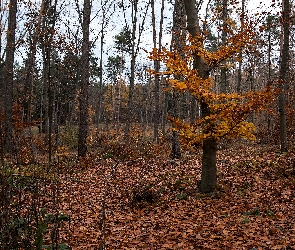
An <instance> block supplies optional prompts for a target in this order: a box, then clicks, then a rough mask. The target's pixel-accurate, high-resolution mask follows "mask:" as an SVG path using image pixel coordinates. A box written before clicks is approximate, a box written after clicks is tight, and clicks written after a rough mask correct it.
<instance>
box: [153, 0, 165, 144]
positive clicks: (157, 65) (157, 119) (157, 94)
mask: <svg viewBox="0 0 295 250" xmlns="http://www.w3.org/2000/svg"><path fill="white" fill-rule="evenodd" d="M151 5H152V26H153V43H154V48H157V29H156V17H155V1H154V0H151ZM164 7H165V1H164V0H162V6H161V17H160V28H159V37H158V50H161V48H162V34H163V19H164ZM154 69H155V71H156V72H159V71H160V62H159V61H157V60H154ZM154 92H155V112H154V140H155V142H156V143H158V136H159V123H160V77H159V75H155V90H154Z"/></svg>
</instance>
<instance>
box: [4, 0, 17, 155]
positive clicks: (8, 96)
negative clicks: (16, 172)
mask: <svg viewBox="0 0 295 250" xmlns="http://www.w3.org/2000/svg"><path fill="white" fill-rule="evenodd" d="M16 13H17V0H10V3H9V14H8V29H7V32H6V34H7V38H6V39H7V42H6V59H5V66H4V67H5V68H4V79H5V81H6V84H5V99H4V100H5V103H4V105H5V106H4V107H5V138H4V145H5V151H7V152H9V153H12V149H13V143H12V140H13V138H12V130H13V121H12V107H13V65H14V51H15V29H16Z"/></svg>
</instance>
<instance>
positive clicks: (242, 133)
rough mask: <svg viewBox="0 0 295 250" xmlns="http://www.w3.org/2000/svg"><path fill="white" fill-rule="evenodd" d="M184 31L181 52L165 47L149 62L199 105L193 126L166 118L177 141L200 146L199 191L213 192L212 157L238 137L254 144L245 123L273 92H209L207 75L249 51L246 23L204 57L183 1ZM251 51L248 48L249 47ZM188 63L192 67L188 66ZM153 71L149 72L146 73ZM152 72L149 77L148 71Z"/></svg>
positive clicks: (194, 19)
mask: <svg viewBox="0 0 295 250" xmlns="http://www.w3.org/2000/svg"><path fill="white" fill-rule="evenodd" d="M185 9H186V14H187V29H188V31H189V32H190V34H191V36H190V38H189V40H188V44H187V45H185V46H183V50H182V52H181V53H184V54H185V57H183V56H182V55H181V54H180V53H175V51H168V50H166V49H165V48H163V50H162V51H161V52H159V53H157V51H156V50H154V51H153V52H152V53H151V56H150V58H151V59H153V60H154V59H158V60H161V61H162V62H164V63H165V65H166V68H167V69H166V71H164V72H163V74H166V75H168V76H178V78H175V77H170V78H169V79H168V81H169V84H170V85H171V86H172V87H173V88H175V89H176V90H178V91H189V92H190V93H192V94H193V95H194V96H195V97H196V98H197V100H198V103H199V104H200V108H201V117H200V118H198V119H197V120H196V121H195V122H194V123H193V124H192V125H190V124H186V123H184V122H182V121H181V120H180V119H177V118H172V117H171V118H170V120H171V121H172V122H173V123H174V125H175V130H177V131H178V132H179V133H180V138H181V141H182V142H183V143H185V144H187V145H189V146H192V147H195V148H196V147H199V146H201V147H202V149H203V155H202V174H201V184H200V190H201V191H202V192H205V193H208V192H212V191H213V190H214V188H215V186H216V183H217V166H216V154H217V143H218V140H219V139H220V138H236V137H242V138H246V139H251V140H253V139H255V136H254V134H253V133H254V131H255V126H254V124H253V123H251V122H247V121H246V119H247V117H248V115H249V114H251V113H252V112H253V111H254V110H258V111H259V110H262V109H263V108H266V107H267V105H269V103H270V102H272V101H273V99H274V97H275V95H276V93H277V92H276V91H275V89H273V88H271V87H270V86H267V87H266V88H265V89H263V90H261V91H258V92H248V93H243V94H239V93H220V94H217V93H214V91H213V86H214V83H213V79H212V78H211V77H210V72H211V70H213V69H214V68H216V67H218V66H219V65H220V63H221V62H222V61H224V60H226V59H228V58H231V57H233V56H234V55H236V54H238V53H239V52H240V51H241V49H242V48H244V47H246V46H253V45H254V43H255V40H254V38H255V35H256V34H255V32H254V31H253V27H252V26H251V23H248V24H245V25H244V28H243V30H240V31H238V32H236V34H233V35H231V36H230V37H228V39H227V41H226V43H225V44H224V45H222V46H221V47H220V48H219V49H218V50H217V51H215V52H209V51H208V50H206V49H205V48H204V45H203V44H204V37H203V35H202V33H201V30H200V26H199V24H198V16H197V15H196V8H195V1H191V0H185ZM249 49H250V48H249ZM192 61H193V67H191V62H192ZM151 72H153V71H151ZM153 73H154V72H153Z"/></svg>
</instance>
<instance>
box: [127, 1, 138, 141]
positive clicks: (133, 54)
mask: <svg viewBox="0 0 295 250" xmlns="http://www.w3.org/2000/svg"><path fill="white" fill-rule="evenodd" d="M137 4H138V2H137V0H136V1H132V14H131V17H132V46H131V67H130V82H129V94H128V114H127V115H128V117H127V122H126V127H125V136H127V135H129V132H130V125H131V121H132V120H133V91H134V81H135V59H136V51H135V39H136V37H135V36H136V25H137Z"/></svg>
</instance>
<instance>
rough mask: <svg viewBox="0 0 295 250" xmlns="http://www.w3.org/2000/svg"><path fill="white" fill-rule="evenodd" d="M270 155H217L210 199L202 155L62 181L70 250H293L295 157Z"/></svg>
mask: <svg viewBox="0 0 295 250" xmlns="http://www.w3.org/2000/svg"><path fill="white" fill-rule="evenodd" d="M273 152H274V150H273V149H271V148H269V147H268V148H266V147H262V146H258V145H254V144H249V143H248V144H243V143H241V142H239V143H237V144H236V145H233V146H232V147H230V148H227V149H224V150H220V151H219V164H218V165H219V180H218V183H219V184H218V187H217V190H216V191H215V192H214V193H212V194H209V195H204V194H201V193H199V192H198V186H197V183H198V179H199V178H200V159H199V158H200V156H199V155H198V154H196V155H193V154H187V155H186V156H184V157H183V159H182V160H180V161H169V160H167V159H163V158H160V157H159V158H154V159H150V160H145V159H143V158H142V159H139V160H138V161H133V162H132V164H127V163H122V162H121V163H119V164H118V165H117V166H116V167H114V165H115V162H114V161H112V160H111V159H108V160H100V161H97V162H96V163H95V164H93V165H92V167H90V168H87V169H83V170H81V171H76V172H75V173H74V174H71V175H67V176H64V178H63V181H62V187H61V191H60V192H61V194H62V199H63V200H62V203H61V204H62V205H61V208H60V210H61V211H62V212H63V213H67V214H69V215H70V217H71V221H70V223H69V224H70V225H69V232H67V233H64V234H62V235H63V237H64V240H65V241H67V242H68V244H69V245H70V246H71V247H72V249H103V248H102V246H104V249H295V215H294V213H295V169H294V165H295V154H294V153H293V152H290V153H288V154H287V155H278V154H275V153H273ZM134 190H136V192H149V194H150V195H151V196H152V197H153V199H151V200H145V199H144V198H143V199H141V200H136V199H135V198H134V192H135V191H134ZM140 190H141V191H140ZM103 200H105V220H104V219H103V216H102V207H103ZM65 232H66V230H65ZM100 246H101V248H99V247H100Z"/></svg>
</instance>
